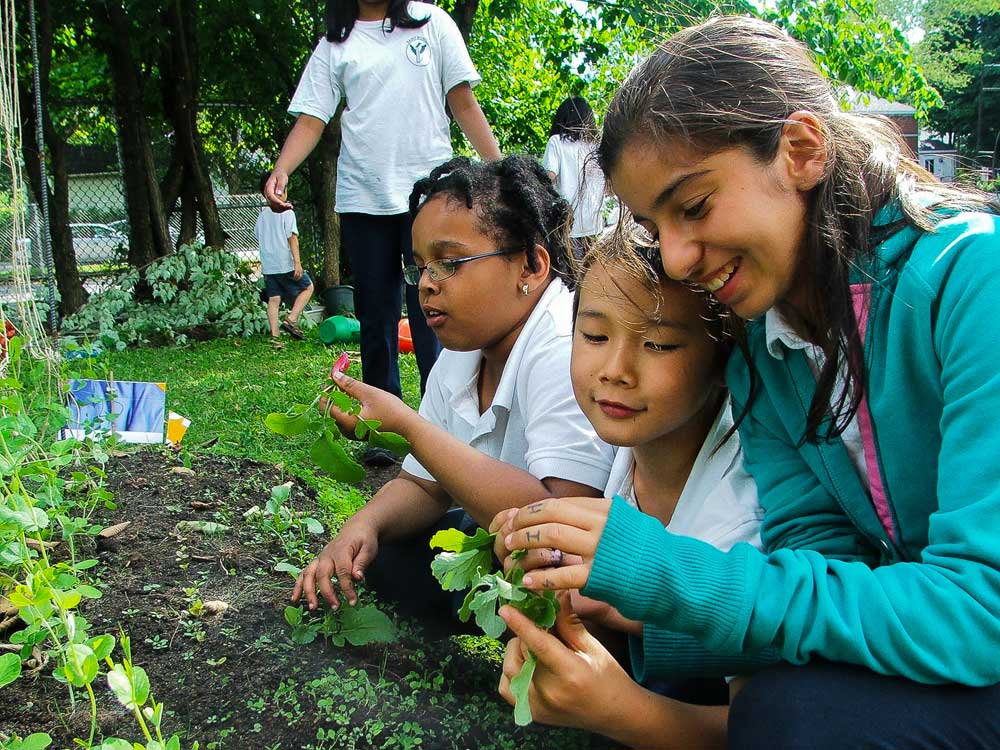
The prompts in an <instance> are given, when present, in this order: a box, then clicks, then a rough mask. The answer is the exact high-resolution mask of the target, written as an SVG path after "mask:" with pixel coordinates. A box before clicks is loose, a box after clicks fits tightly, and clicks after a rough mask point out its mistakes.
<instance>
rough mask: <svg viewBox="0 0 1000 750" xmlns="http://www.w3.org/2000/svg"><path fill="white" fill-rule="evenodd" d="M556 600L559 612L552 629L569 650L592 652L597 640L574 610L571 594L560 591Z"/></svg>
mask: <svg viewBox="0 0 1000 750" xmlns="http://www.w3.org/2000/svg"><path fill="white" fill-rule="evenodd" d="M556 598H557V599H558V600H559V612H558V613H557V614H556V623H555V625H553V626H552V629H553V630H554V631H555V632H556V635H558V636H559V639H560V640H561V641H562V642H563V643H565V644H566V646H567V648H570V649H572V650H573V651H581V652H585V651H588V650H590V649H589V648H588V647H589V646H591V644H592V642H593V641H594V640H596V639H595V638H594V636H592V635H591V634H590V631H588V630H587V628H586V627H584V624H583V620H581V619H580V616H579V615H578V614H577V613H576V612H575V611H574V610H573V605H572V601H571V597H570V593H569V592H568V591H560V592H559V593H558V594H557V595H556Z"/></svg>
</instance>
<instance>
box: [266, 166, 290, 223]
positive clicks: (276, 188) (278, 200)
mask: <svg viewBox="0 0 1000 750" xmlns="http://www.w3.org/2000/svg"><path fill="white" fill-rule="evenodd" d="M287 185H288V175H287V174H285V173H284V172H283V171H281V170H275V171H274V172H272V173H271V176H270V177H269V178H268V179H267V182H266V183H265V184H264V198H265V199H266V200H267V202H268V204H270V206H271V208H272V209H273V210H274V211H278V212H279V213H280V212H281V211H286V210H288V209H289V208H291V207H292V204H291V203H289V202H288V201H286V200H285V188H286V187H287Z"/></svg>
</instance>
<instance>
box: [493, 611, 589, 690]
mask: <svg viewBox="0 0 1000 750" xmlns="http://www.w3.org/2000/svg"><path fill="white" fill-rule="evenodd" d="M498 614H499V615H500V617H502V618H503V620H504V622H506V623H507V626H508V627H509V628H510V629H511V630H512V631H513V632H514V634H515V635H516V636H517V638H515V639H511V642H510V643H508V644H507V655H506V656H505V658H504V672H506V671H507V662H508V660H510V661H511V662H512V663H513V662H514V661H515V659H514V657H512V656H511V643H513V642H514V641H519V644H518V650H519V651H522V650H523V649H529V650H530V651H532V652H533V653H534V654H535V658H536V659H538V662H539V663H540V664H543V665H545V666H546V667H547V668H549V669H550V670H552V671H553V672H556V673H557V674H558V673H560V672H561V670H563V669H566V668H568V667H569V664H570V660H571V659H572V657H573V652H572V651H570V650H569V649H568V648H566V646H565V645H564V644H563V643H562V642H561V641H560V640H559V639H558V638H557V637H556V636H554V635H552V634H551V633H549V632H547V631H545V630H542V629H541V628H540V627H538V626H537V625H535V623H533V622H532V621H531V620H529V619H528V618H527V617H525V616H524V615H523V614H522V613H521V612H519V611H518V610H516V609H515V608H514V607H511V606H509V605H508V606H503V607H501V608H500V611H499V613H498ZM521 661H522V662H523V661H524V658H523V656H522V657H521ZM519 669H520V667H518V670H519ZM518 670H514V671H513V672H511V673H510V676H511V677H513V676H514V675H515V674H517V671H518Z"/></svg>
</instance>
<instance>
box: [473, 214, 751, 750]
mask: <svg viewBox="0 0 1000 750" xmlns="http://www.w3.org/2000/svg"><path fill="white" fill-rule="evenodd" d="M577 275H578V278H579V283H578V286H577V291H576V295H577V296H576V310H575V321H576V322H575V329H574V340H573V354H572V365H571V377H572V381H573V389H574V392H575V394H576V399H577V401H578V403H579V404H580V407H581V408H582V409H583V412H584V413H585V414H586V415H587V418H588V419H589V420H590V422H591V424H593V425H594V428H595V430H596V431H597V433H598V435H600V436H601V438H602V439H603V440H605V441H606V442H608V443H610V444H611V445H614V446H618V451H617V454H616V456H615V462H614V466H613V467H612V470H611V475H610V477H609V481H608V485H607V487H606V492H605V495H606V496H607V497H612V496H614V495H617V496H620V497H622V498H623V499H625V500H626V501H628V502H629V503H631V504H632V505H634V506H636V507H638V508H639V509H640V510H641V511H643V512H644V513H646V514H647V515H651V516H654V517H655V518H657V519H658V520H659V521H660V522H661V523H663V524H664V526H665V527H666V528H667V529H669V530H670V531H671V532H674V533H679V534H685V535H688V536H693V537H697V538H700V539H702V540H704V541H706V542H709V543H711V544H713V545H715V546H717V547H719V548H720V549H723V550H728V549H729V548H731V547H732V546H733V545H735V544H738V543H749V544H752V545H754V546H757V547H759V546H760V534H759V527H760V518H761V515H762V511H761V509H760V506H759V504H758V502H757V492H756V486H755V484H754V482H753V479H752V478H751V477H750V476H749V475H748V474H747V473H746V472H745V471H744V470H743V460H742V453H741V451H740V447H739V437H738V436H737V435H736V434H735V432H734V431H733V430H732V427H733V417H732V414H731V411H730V404H729V396H728V392H727V390H726V387H725V382H724V371H725V364H726V360H727V357H728V354H729V352H730V350H731V341H732V338H731V336H730V335H729V332H728V331H727V330H726V328H727V326H728V325H730V324H731V323H730V321H729V320H728V319H725V318H722V317H720V316H719V314H718V312H717V310H712V309H711V308H710V304H711V303H710V298H709V296H708V295H707V294H705V293H703V292H700V291H697V290H695V289H692V288H690V287H689V286H686V285H684V284H681V283H678V282H676V281H672V280H670V279H669V278H667V277H666V275H665V274H664V273H663V269H662V266H661V265H660V263H659V255H658V249H657V248H655V247H646V246H644V245H642V244H641V243H640V242H639V241H638V240H637V237H636V235H634V234H633V235H628V234H626V235H625V237H624V238H622V236H621V235H619V234H618V233H614V234H609V235H605V236H604V237H602V238H601V240H599V242H598V244H597V245H596V246H595V247H594V248H593V249H591V250H590V251H589V252H588V254H587V255H586V256H585V257H584V259H583V261H582V263H581V268H580V270H579V271H578V274H577ZM529 508H530V506H529ZM510 515H511V514H510V512H503V513H501V514H499V515H498V516H497V517H496V518H495V519H494V521H493V523H492V525H491V528H492V529H493V530H497V529H499V530H500V534H499V537H498V556H500V555H504V554H506V547H502V545H503V544H504V539H503V538H504V523H505V521H506V520H507V519H508V518H509V517H510ZM637 554H641V551H638V552H637ZM506 562H507V564H508V565H509V564H511V561H510V559H509V558H508V560H507V561H506ZM576 562H577V560H576V559H574V558H572V557H571V556H570V555H563V554H562V553H561V552H560V551H558V550H549V549H533V550H529V551H528V553H527V554H526V556H525V557H524V558H522V559H521V560H520V561H519V562H518V564H520V565H522V566H523V567H525V568H527V569H529V570H530V569H533V568H536V567H547V568H551V567H553V566H554V565H559V564H561V565H572V564H575V563H576ZM539 574H541V575H545V571H539ZM529 575H530V572H529ZM563 606H564V607H567V608H568V607H570V606H571V607H572V609H573V611H574V612H575V614H576V615H578V616H579V617H580V618H581V619H583V621H584V622H587V623H589V624H590V625H591V626H592V625H594V624H597V625H600V626H603V627H604V628H609V629H612V630H617V631H623V632H625V633H627V634H628V651H629V656H630V659H631V665H632V673H633V676H634V678H635V680H636V681H637V682H638V683H644V684H646V685H650V686H653V687H654V691H655V693H656V694H659V695H658V698H657V699H662V700H667V701H670V700H671V699H670V698H665V697H664V695H675V696H679V697H683V698H685V699H695V700H697V701H698V702H701V701H702V700H709V701H710V698H711V697H713V696H705V695H704V692H705V690H704V689H705V683H704V682H699V683H698V684H697V695H694V696H692V695H690V693H689V692H688V691H686V690H681V691H675V688H676V687H678V686H680V685H681V683H684V682H685V681H687V680H698V679H699V678H717V679H718V685H719V687H721V688H722V696H721V699H722V701H723V702H724V701H725V684H724V683H723V682H722V680H721V677H723V676H726V675H732V674H737V673H739V672H740V670H741V669H743V668H746V667H749V666H753V665H754V664H755V663H756V662H757V660H758V657H756V656H754V657H752V658H750V659H747V660H742V659H736V660H733V659H730V660H726V659H717V658H715V657H714V656H713V655H712V654H710V653H709V652H707V651H705V650H704V649H701V648H699V647H697V645H696V644H695V643H694V642H693V640H691V639H690V638H687V637H685V636H682V635H681V634H677V633H673V632H670V631H666V630H664V629H662V628H658V627H656V626H653V625H649V624H645V623H641V622H637V621H634V620H628V619H626V618H625V617H623V616H622V615H621V614H620V613H618V612H617V611H616V610H615V609H613V608H612V607H611V606H610V605H608V604H606V603H604V602H599V601H596V600H593V599H588V598H586V597H583V596H581V595H580V594H579V593H578V592H576V591H574V592H572V595H571V597H568V598H566V599H564V601H563ZM509 609H510V608H507V609H505V610H502V612H503V613H504V614H505V619H507V621H508V623H509V624H511V626H512V629H514V631H515V633H519V634H524V633H526V632H527V633H528V634H529V635H533V636H534V637H536V638H538V637H541V636H542V635H543V634H542V633H541V631H539V630H538V629H537V628H535V627H534V626H533V625H532V624H531V623H530V622H528V621H527V620H526V619H525V618H524V617H522V616H519V613H517V612H510V611H509ZM560 618H561V619H560V624H559V626H558V627H557V629H556V630H555V631H553V633H552V634H544V635H545V637H546V639H547V640H548V641H549V644H548V645H549V648H548V649H547V650H544V649H543V651H544V655H543V653H536V655H537V657H538V660H539V661H538V666H537V668H536V672H535V677H534V682H535V685H536V686H537V687H538V690H537V691H534V692H533V693H532V695H533V697H532V702H531V708H532V713H533V716H534V717H535V719H536V720H538V721H542V722H547V723H555V724H560V725H570V726H580V727H584V728H590V729H594V730H595V731H602V732H603V733H609V734H611V735H612V736H614V732H613V731H611V729H612V728H611V727H604V728H601V729H597V728H595V727H593V726H590V725H588V724H587V722H586V717H587V716H588V715H591V716H592V715H597V714H599V713H600V712H599V711H598V709H599V707H598V706H596V705H590V704H588V697H589V696H590V695H591V694H592V693H591V692H589V687H590V686H589V685H588V686H587V688H588V689H585V690H582V691H577V690H571V689H569V688H567V687H566V685H565V684H563V683H562V680H563V679H564V678H566V674H565V673H560V669H563V668H564V666H565V663H569V662H570V659H569V658H568V657H569V655H570V654H571V653H574V652H575V653H577V654H579V653H580V652H581V651H582V650H583V649H582V648H581V646H580V644H581V643H586V644H588V645H587V648H589V649H590V650H591V651H593V653H590V656H591V657H594V658H595V659H597V655H600V659H598V661H601V660H603V661H604V663H607V659H608V658H610V657H609V656H608V653H607V651H606V650H605V649H604V647H603V646H602V645H601V644H600V643H599V642H597V641H596V640H594V639H593V638H591V637H590V636H588V635H584V634H582V633H581V632H577V628H576V627H575V626H570V625H569V624H567V620H566V618H565V617H563V615H560ZM560 628H562V630H561V631H560ZM561 632H565V633H570V632H572V633H574V635H573V636H572V637H571V638H566V639H564V640H562V641H560V640H558V635H559V634H560V633H561ZM695 648H697V649H698V650H699V651H701V652H703V658H702V659H700V660H696V661H698V664H699V669H698V670H697V671H691V670H690V669H688V671H686V672H685V671H684V670H683V669H682V667H681V665H680V662H679V661H677V653H678V651H681V652H683V653H685V654H687V655H688V656H690V654H691V652H692V649H695ZM525 649H526V646H525V645H524V641H523V640H522V639H521V638H515V639H513V640H512V641H511V642H510V644H509V645H508V648H507V655H506V659H505V662H504V672H503V674H504V676H503V678H502V680H501V683H500V692H501V694H502V695H503V696H504V697H505V698H507V700H508V701H511V702H513V696H512V695H511V693H510V678H511V677H513V676H514V675H515V674H517V672H518V671H519V670H520V667H521V665H522V664H523V661H524V651H525ZM533 650H534V649H533ZM595 663H596V662H595ZM609 672H610V673H612V674H613V675H615V676H616V677H618V678H620V679H621V681H622V684H623V685H624V686H626V687H625V689H626V690H628V691H632V692H634V693H635V694H636V697H637V699H639V697H640V696H643V695H647V694H649V692H650V691H648V690H646V689H645V688H643V687H642V686H641V685H640V684H637V683H636V682H633V681H632V680H631V679H629V677H628V675H627V674H626V673H625V672H624V671H623V670H622V669H621V668H616V669H613V670H607V671H605V673H604V677H606V676H607V674H608V673H609ZM592 674H593V673H592ZM582 679H588V678H582ZM602 679H603V677H602ZM595 681H596V680H595ZM567 682H568V681H567ZM541 686H548V689H543V688H542V687H541ZM578 687H579V686H578ZM686 687H690V685H688V686H686ZM562 696H564V697H565V698H566V700H565V701H562V700H561V697H562ZM570 696H573V697H572V698H571V697H570ZM624 697H625V695H624V694H623V700H624ZM671 704H672V705H676V706H678V707H682V706H685V707H688V708H689V709H690V711H688V709H678V715H680V716H688V715H690V717H691V718H690V722H691V723H690V724H687V725H686V726H687V727H688V728H692V729H694V728H696V727H697V726H699V724H698V722H705V724H704V726H706V727H708V726H711V725H712V724H713V723H714V724H718V723H719V722H724V720H725V711H724V709H722V708H719V709H718V710H714V709H712V708H710V707H707V706H706V707H704V708H701V707H693V706H689V704H688V703H683V702H680V701H671ZM686 721H687V720H686Z"/></svg>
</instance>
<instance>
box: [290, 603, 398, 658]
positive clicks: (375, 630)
mask: <svg viewBox="0 0 1000 750" xmlns="http://www.w3.org/2000/svg"><path fill="white" fill-rule="evenodd" d="M285 622H287V623H288V624H289V625H291V626H292V635H291V638H292V642H293V643H297V644H299V645H304V644H306V643H312V642H313V641H314V640H316V636H318V635H322V636H324V637H325V638H326V639H327V640H329V641H330V642H331V643H332V644H333V645H334V646H338V647H339V646H343V645H344V644H346V643H350V644H351V645H352V646H364V645H366V644H369V643H392V642H393V641H395V640H396V628H395V626H394V625H393V624H392V620H390V619H389V618H388V617H387V616H386V614H385V613H384V612H382V611H381V610H379V609H378V607H376V606H374V605H372V604H366V605H361V606H356V607H341V608H340V609H339V610H336V611H334V610H332V609H328V610H326V611H325V612H324V613H323V616H322V617H311V618H307V617H306V613H305V609H304V608H303V607H285Z"/></svg>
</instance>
